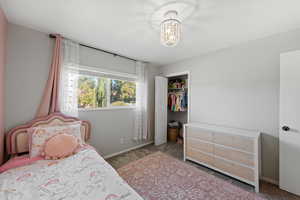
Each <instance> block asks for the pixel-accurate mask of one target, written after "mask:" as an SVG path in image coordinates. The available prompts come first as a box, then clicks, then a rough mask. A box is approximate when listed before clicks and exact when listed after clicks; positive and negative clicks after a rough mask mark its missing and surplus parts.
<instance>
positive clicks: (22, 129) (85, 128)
mask: <svg viewBox="0 0 300 200" xmlns="http://www.w3.org/2000/svg"><path fill="white" fill-rule="evenodd" d="M74 121H81V134H82V137H83V138H84V140H85V141H87V140H88V139H89V138H90V136H91V125H90V123H89V122H88V121H82V120H79V119H77V118H75V117H68V116H65V115H63V114H61V113H52V114H50V115H48V116H45V117H40V118H37V119H34V120H32V121H30V122H28V123H26V124H23V125H20V126H17V127H15V128H13V129H11V130H9V131H8V132H7V133H6V135H5V137H6V153H7V154H9V155H14V154H19V153H26V152H28V151H29V145H28V134H27V129H28V128H31V127H43V126H56V125H63V124H64V123H69V122H74Z"/></svg>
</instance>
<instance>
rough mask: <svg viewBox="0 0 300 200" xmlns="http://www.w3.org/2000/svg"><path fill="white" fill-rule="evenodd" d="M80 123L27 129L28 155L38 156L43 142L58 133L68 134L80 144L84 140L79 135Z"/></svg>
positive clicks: (42, 147)
mask: <svg viewBox="0 0 300 200" xmlns="http://www.w3.org/2000/svg"><path fill="white" fill-rule="evenodd" d="M80 128H81V123H77V124H71V125H63V126H48V127H34V128H30V129H28V130H27V132H28V134H29V155H30V157H31V158H32V157H36V156H40V155H41V154H42V152H43V150H44V145H45V142H46V141H47V140H48V139H49V138H51V137H53V136H54V135H58V134H70V135H73V136H75V137H76V138H77V139H78V142H79V145H80V146H82V145H83V144H84V141H83V140H82V137H81V131H80Z"/></svg>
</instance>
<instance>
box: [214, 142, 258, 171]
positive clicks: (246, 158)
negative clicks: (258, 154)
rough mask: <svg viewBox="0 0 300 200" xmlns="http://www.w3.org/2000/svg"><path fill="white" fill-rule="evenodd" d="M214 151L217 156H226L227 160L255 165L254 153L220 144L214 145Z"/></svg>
mask: <svg viewBox="0 0 300 200" xmlns="http://www.w3.org/2000/svg"><path fill="white" fill-rule="evenodd" d="M214 153H215V155H216V156H219V157H222V158H225V159H226V160H232V161H235V162H238V163H242V164H244V165H248V166H251V167H253V166H254V155H253V154H250V153H244V152H240V151H236V150H233V149H228V148H225V147H221V146H219V145H215V146H214Z"/></svg>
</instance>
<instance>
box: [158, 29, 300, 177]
mask: <svg viewBox="0 0 300 200" xmlns="http://www.w3.org/2000/svg"><path fill="white" fill-rule="evenodd" d="M296 49H300V31H299V30H298V31H293V32H288V33H283V34H279V35H275V36H272V37H268V38H264V39H260V40H256V41H251V42H248V43H246V44H242V45H239V46H234V47H232V48H228V49H224V50H220V51H217V52H213V53H209V54H207V55H205V56H199V57H196V58H193V59H188V60H185V61H183V62H180V63H175V64H171V65H169V66H164V67H162V68H161V72H162V73H165V74H167V73H171V72H181V71H186V70H189V71H190V72H191V90H190V92H191V113H190V114H191V121H192V122H206V123H213V124H220V125H227V126H232V127H240V128H246V129H255V130H260V131H261V132H263V137H262V161H263V162H262V168H263V176H264V177H266V178H270V179H273V180H278V162H279V161H278V159H279V158H278V151H279V147H278V134H279V132H278V130H279V129H278V128H279V55H280V53H281V52H286V51H290V50H296Z"/></svg>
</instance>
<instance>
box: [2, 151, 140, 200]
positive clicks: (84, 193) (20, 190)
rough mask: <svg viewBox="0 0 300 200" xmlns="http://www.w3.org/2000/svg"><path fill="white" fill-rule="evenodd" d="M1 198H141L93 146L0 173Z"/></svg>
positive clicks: (47, 199) (65, 199) (67, 199)
mask: <svg viewBox="0 0 300 200" xmlns="http://www.w3.org/2000/svg"><path fill="white" fill-rule="evenodd" d="M0 199H1V200H19V199H22V200H33V199H37V200H38V199H43V200H79V199H80V200H81V199H82V200H142V198H141V197H140V196H139V195H138V194H137V193H136V192H135V191H134V190H133V189H132V188H131V187H130V186H129V185H128V184H127V183H126V182H125V181H124V180H123V179H122V178H121V177H120V176H119V175H118V174H117V172H116V171H115V170H114V169H113V168H112V167H111V166H110V165H109V164H108V163H107V162H106V161H105V160H104V159H103V158H102V157H101V156H100V155H99V154H98V153H97V152H96V151H95V150H93V149H84V150H82V151H80V152H78V153H77V154H75V155H73V156H70V157H68V158H66V159H63V160H59V161H50V160H40V161H37V162H35V163H34V164H31V165H26V166H22V167H18V168H15V169H11V170H8V171H6V172H4V173H2V174H0Z"/></svg>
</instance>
